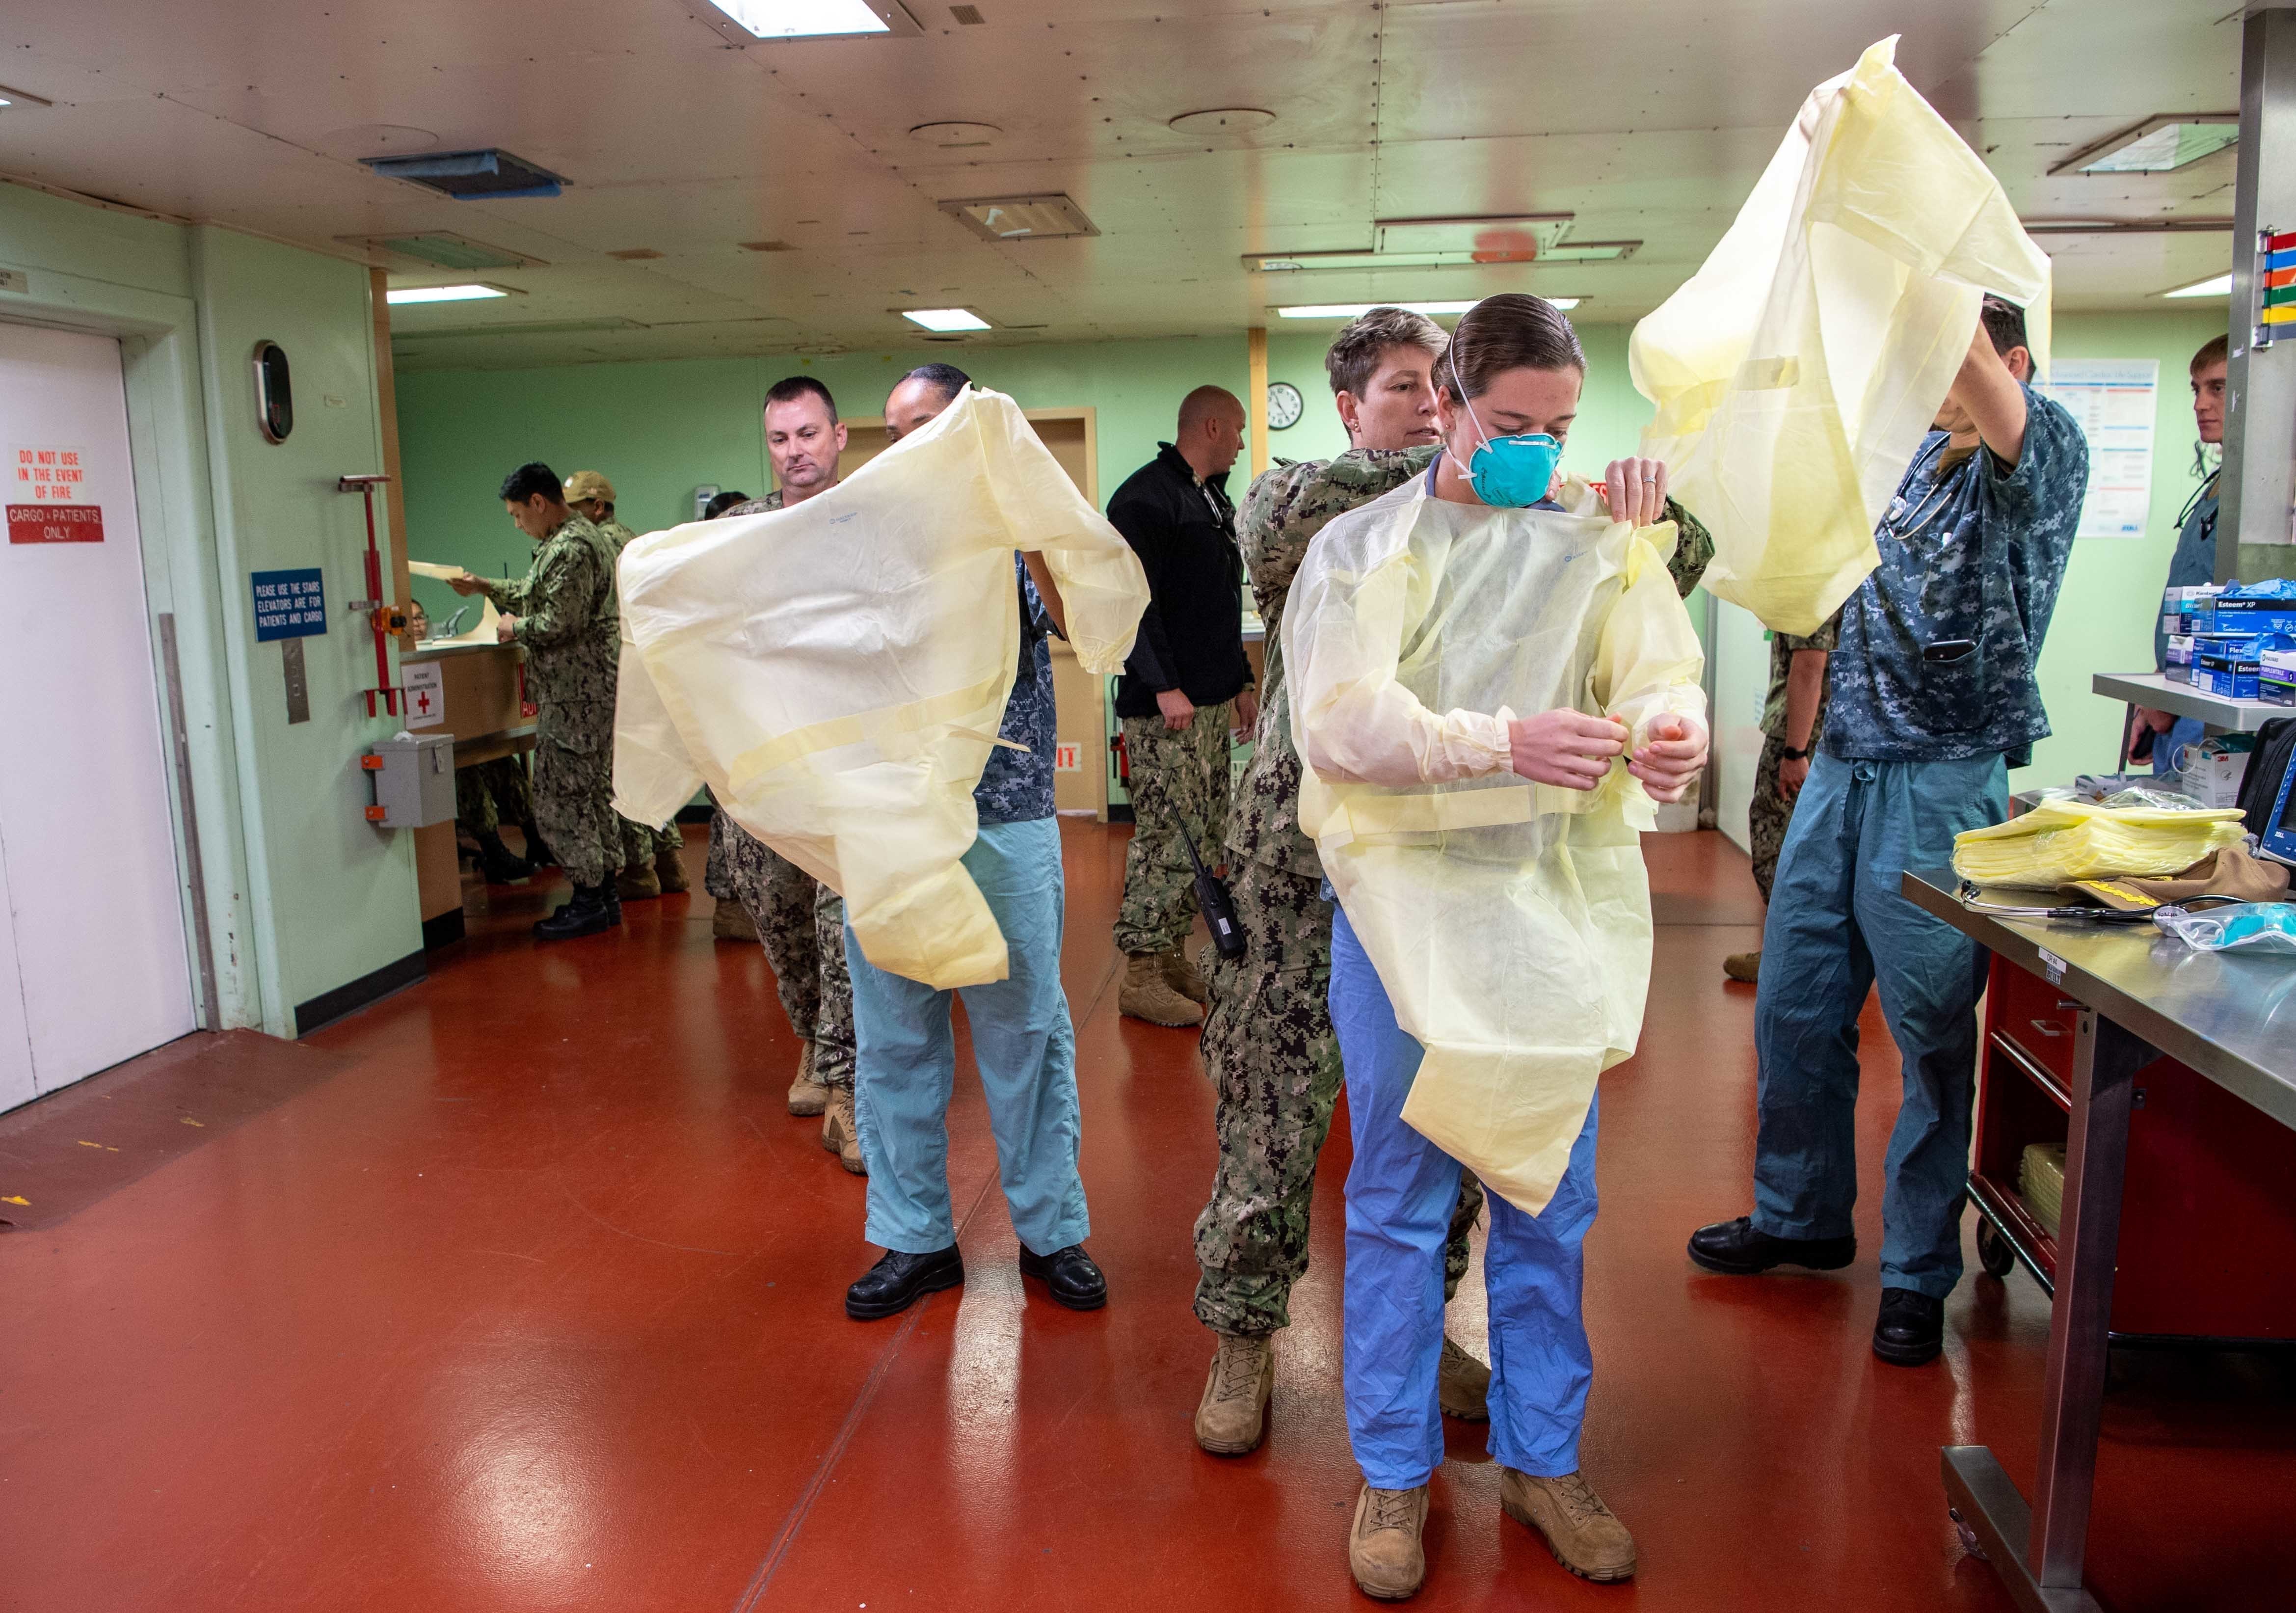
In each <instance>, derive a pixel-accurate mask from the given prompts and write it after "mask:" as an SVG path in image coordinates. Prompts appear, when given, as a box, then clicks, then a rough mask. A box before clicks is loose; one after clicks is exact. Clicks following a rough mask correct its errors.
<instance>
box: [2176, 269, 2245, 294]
mask: <svg viewBox="0 0 2296 1613" xmlns="http://www.w3.org/2000/svg"><path fill="white" fill-rule="evenodd" d="M2161 295H2162V296H2163V297H2229V296H2231V295H2232V275H2231V273H2230V272H2229V271H2227V272H2226V273H2224V274H2221V275H2218V276H2217V277H2216V278H2215V279H2213V280H2195V281H2194V282H2193V284H2190V285H2180V286H2178V287H2177V289H2176V290H2175V291H2173V292H2161Z"/></svg>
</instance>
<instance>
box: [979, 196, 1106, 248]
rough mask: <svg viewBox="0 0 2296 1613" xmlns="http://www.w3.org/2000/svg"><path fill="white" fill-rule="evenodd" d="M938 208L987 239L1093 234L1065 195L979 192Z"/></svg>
mask: <svg viewBox="0 0 2296 1613" xmlns="http://www.w3.org/2000/svg"><path fill="white" fill-rule="evenodd" d="M940 210H941V211H942V212H944V213H947V214H949V215H950V216H951V217H953V218H955V219H956V220H957V221H958V222H959V223H961V224H963V225H964V226H965V227H966V228H967V229H969V230H971V231H972V233H973V234H974V235H979V236H980V237H981V238H982V239H983V240H987V241H1058V240H1060V239H1061V238H1062V237H1063V236H1068V235H1098V234H1100V231H1099V230H1098V229H1097V228H1095V226H1094V225H1093V222H1092V220H1091V219H1089V218H1086V217H1085V216H1084V210H1083V209H1082V208H1080V207H1078V205H1077V204H1076V203H1075V202H1071V201H1070V200H1069V199H1068V198H1067V197H1066V196H1061V195H1051V196H982V197H980V198H977V199H975V200H973V201H969V202H942V203H941V204H940Z"/></svg>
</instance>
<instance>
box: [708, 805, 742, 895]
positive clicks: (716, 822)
mask: <svg viewBox="0 0 2296 1613" xmlns="http://www.w3.org/2000/svg"><path fill="white" fill-rule="evenodd" d="M734 827H735V826H734V820H733V819H730V818H728V817H726V809H725V808H724V807H721V806H719V805H717V797H715V796H712V797H710V807H709V860H707V861H705V862H704V863H703V864H702V865H701V888H702V889H703V890H704V891H707V892H708V893H709V895H710V897H711V898H712V899H713V900H715V901H740V900H741V899H742V897H741V893H739V892H737V891H736V890H734V873H733V870H732V869H731V868H727V867H726V841H727V840H729V839H731V838H732V831H733V829H734Z"/></svg>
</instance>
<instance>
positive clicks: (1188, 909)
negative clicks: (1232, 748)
mask: <svg viewBox="0 0 2296 1613" xmlns="http://www.w3.org/2000/svg"><path fill="white" fill-rule="evenodd" d="M1234 720H1235V707H1234V704H1221V705H1210V706H1198V707H1197V708H1196V720H1194V721H1193V722H1192V723H1190V724H1189V725H1188V726H1187V727H1186V728H1182V729H1180V730H1178V731H1177V733H1176V732H1174V731H1173V730H1172V729H1170V728H1166V727H1165V726H1164V720H1163V719H1162V718H1161V717H1127V718H1126V719H1125V720H1124V753H1125V756H1126V758H1127V759H1128V761H1130V763H1131V771H1130V783H1129V784H1128V786H1127V787H1128V789H1129V790H1130V791H1131V794H1132V844H1131V845H1130V846H1129V847H1128V848H1127V850H1126V851H1125V853H1124V905H1123V907H1122V908H1121V909H1119V911H1118V913H1117V918H1116V950H1117V951H1119V952H1169V951H1171V950H1172V949H1173V948H1175V947H1177V946H1178V945H1179V944H1180V943H1181V942H1184V941H1185V940H1186V939H1187V938H1188V932H1189V930H1190V929H1191V928H1193V926H1194V925H1195V922H1196V885H1195V881H1196V871H1195V868H1194V867H1193V865H1192V864H1191V863H1190V862H1189V861H1188V848H1187V847H1186V846H1185V845H1184V844H1181V840H1180V827H1181V826H1182V825H1183V824H1185V826H1186V827H1187V831H1188V833H1189V834H1190V835H1193V837H1194V838H1195V842H1196V849H1197V851H1199V852H1201V853H1202V854H1203V858H1204V861H1205V863H1206V864H1207V865H1208V866H1217V865H1218V862H1219V860H1220V859H1221V858H1222V857H1223V856H1225V855H1226V853H1225V852H1222V851H1221V850H1220V846H1221V844H1222V843H1224V842H1225V841H1226V839H1227V798H1228V725H1229V724H1230V723H1232V722H1234Z"/></svg>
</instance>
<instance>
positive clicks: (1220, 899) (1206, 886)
mask: <svg viewBox="0 0 2296 1613" xmlns="http://www.w3.org/2000/svg"><path fill="white" fill-rule="evenodd" d="M1180 839H1181V841H1182V842H1183V843H1184V844H1185V845H1186V846H1187V848H1188V860H1189V861H1190V862H1192V863H1193V864H1195V865H1196V905H1197V906H1198V907H1200V908H1201V909H1203V914H1204V923H1205V924H1207V925H1209V926H1210V927H1211V932H1212V945H1214V946H1216V947H1218V949H1219V955H1220V956H1221V957H1223V958H1225V959H1229V960H1230V961H1231V962H1233V961H1234V959H1238V958H1241V957H1242V956H1243V931H1242V929H1241V928H1239V927H1238V926H1237V925H1236V922H1235V903H1234V901H1230V900H1229V899H1228V893H1227V886H1226V885H1222V884H1221V883H1220V882H1219V880H1218V878H1217V877H1215V876H1214V875H1213V873H1212V871H1211V870H1210V868H1206V867H1205V866H1204V860H1203V859H1202V858H1201V857H1200V856H1198V855H1197V854H1196V839H1195V836H1194V835H1191V834H1189V833H1188V826H1187V825H1186V824H1185V823H1184V824H1182V825H1181V826H1180Z"/></svg>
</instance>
